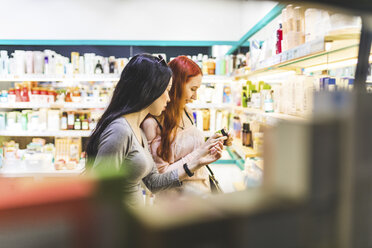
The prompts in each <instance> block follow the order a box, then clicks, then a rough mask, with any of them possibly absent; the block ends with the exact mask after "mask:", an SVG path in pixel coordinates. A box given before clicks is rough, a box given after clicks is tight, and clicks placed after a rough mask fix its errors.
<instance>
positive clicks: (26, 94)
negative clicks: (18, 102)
mask: <svg viewBox="0 0 372 248" xmlns="http://www.w3.org/2000/svg"><path fill="white" fill-rule="evenodd" d="M21 97H22V102H29V101H30V96H29V92H28V87H27V86H23V88H22V96H21Z"/></svg>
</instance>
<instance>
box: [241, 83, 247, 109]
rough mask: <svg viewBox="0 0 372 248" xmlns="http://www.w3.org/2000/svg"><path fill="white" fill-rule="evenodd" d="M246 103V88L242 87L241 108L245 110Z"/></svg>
mask: <svg viewBox="0 0 372 248" xmlns="http://www.w3.org/2000/svg"><path fill="white" fill-rule="evenodd" d="M247 103H248V95H247V86H245V85H243V87H242V107H243V108H246V107H247Z"/></svg>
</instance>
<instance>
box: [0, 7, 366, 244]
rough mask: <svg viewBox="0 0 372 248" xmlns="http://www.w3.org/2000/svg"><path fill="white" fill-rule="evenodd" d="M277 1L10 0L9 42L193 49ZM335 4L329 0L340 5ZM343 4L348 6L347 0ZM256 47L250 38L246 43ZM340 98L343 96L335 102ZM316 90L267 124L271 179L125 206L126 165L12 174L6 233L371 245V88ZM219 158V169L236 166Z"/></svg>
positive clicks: (60, 48) (127, 240)
mask: <svg viewBox="0 0 372 248" xmlns="http://www.w3.org/2000/svg"><path fill="white" fill-rule="evenodd" d="M359 2H360V5H358V4H359ZM283 4H287V3H283ZM295 4H300V2H296V3H295ZM306 4H309V5H310V6H312V5H311V3H308V2H307V3H306ZM363 4H365V2H363V1H356V4H355V9H353V8H352V7H350V6H348V8H347V9H346V12H345V13H348V14H351V15H362V16H363V18H364V19H363V25H365V27H366V30H367V31H366V33H367V40H369V42H370V39H371V32H372V21H371V19H372V18H371V15H372V14H371V13H372V7H370V8H365V10H366V12H360V11H359V10H356V9H358V8H359V9H360V6H363ZM277 5H278V2H269V1H240V0H234V1H228V0H218V1H214V0H199V1H196V0H189V1H186V0H180V1H171V0H159V1H151V0H139V1H134V0H122V1H120V0H107V1H98V0H93V1H87V0H78V1H73V0H67V1H59V0H58V1H47V0H32V1H27V0H15V1H6V0H5V1H4V0H0V6H1V7H3V8H4V10H5V9H6V10H7V11H2V14H1V15H0V22H1V23H3V25H2V27H1V31H0V50H7V51H8V53H9V54H10V53H11V52H13V51H14V50H41V51H42V50H45V49H51V50H53V51H56V52H57V53H59V54H62V55H63V56H66V57H70V56H71V52H73V51H78V52H80V53H81V54H83V53H85V52H93V53H96V54H97V55H101V56H105V57H108V56H112V55H113V56H115V57H127V58H128V57H131V56H133V55H135V54H137V53H141V52H147V53H164V54H166V55H167V59H168V60H169V58H171V57H176V56H178V55H183V54H186V55H197V54H198V53H202V54H207V55H209V56H218V55H222V54H225V53H226V52H227V51H228V50H229V49H230V48H231V46H234V45H236V44H237V42H238V41H239V40H240V39H241V38H242V37H244V35H246V34H247V32H248V31H249V30H251V29H252V28H253V27H254V26H255V25H256V24H257V23H258V21H260V20H262V19H263V18H264V17H265V16H267V15H268V13H270V11H272V10H273V9H274V8H275V7H276V6H277ZM316 6H317V7H319V6H322V5H316ZM345 6H346V5H345ZM365 6H368V5H365ZM325 8H326V9H327V8H328V10H330V7H329V5H327V6H325ZM336 10H337V11H345V9H342V3H341V4H338V6H337V8H336ZM279 22H280V17H277V18H275V19H274V20H273V21H271V22H270V23H269V24H268V25H267V26H266V28H264V29H262V30H259V31H258V32H257V33H256V34H255V38H256V39H257V40H265V39H266V38H267V37H269V36H270V35H272V30H275V28H274V27H276V26H277V25H278V23H279ZM370 46H371V44H370V43H369V47H370ZM248 51H249V43H248V42H244V43H243V44H242V45H241V46H240V47H239V48H238V49H237V50H236V51H235V54H237V53H242V54H245V53H246V52H248ZM367 62H368V61H367ZM355 66H356V65H355ZM367 74H369V75H371V72H370V71H369V72H368V73H367ZM4 87H5V88H9V87H8V85H7V84H5V83H3V82H2V85H1V86H0V89H3V88H4ZM336 98H337V99H342V101H341V102H342V103H343V104H344V105H342V104H340V105H335V104H334V103H335V102H336V101H337V99H336ZM315 99H316V100H315V101H314V102H315V105H314V109H315V110H316V111H317V114H318V116H317V117H316V118H315V116H314V118H308V119H307V121H306V122H296V121H294V122H291V121H289V122H283V123H280V124H279V125H277V126H276V127H275V128H273V129H271V130H268V131H267V137H269V138H265V142H267V143H265V144H264V145H265V147H264V148H265V150H266V151H268V152H267V153H266V155H265V158H268V164H269V162H271V165H272V166H273V167H271V168H268V169H267V171H268V174H266V175H264V180H265V179H266V182H264V183H263V185H262V187H253V188H250V189H246V190H241V191H237V192H234V193H229V194H223V195H214V196H213V197H212V198H210V199H208V200H203V199H199V198H190V199H188V200H187V201H170V202H164V203H161V204H160V203H159V205H157V206H155V207H152V208H151V209H149V208H144V209H137V210H135V211H131V210H128V209H122V207H121V206H122V205H121V203H120V199H119V197H118V196H120V195H121V193H120V187H121V183H122V178H121V177H120V176H118V175H116V174H115V172H109V171H107V172H105V174H104V175H99V176H97V175H95V176H92V175H89V176H87V177H73V178H61V177H59V178H49V179H45V178H44V179H40V178H38V179H36V180H35V178H32V179H30V178H1V179H0V219H2V221H0V244H5V246H4V247H25V246H27V247H49V246H51V245H53V247H123V246H124V247H176V246H178V247H250V246H251V247H275V246H277V247H345V248H346V247H353V248H356V247H372V238H371V237H372V224H371V223H372V211H371V210H370V209H372V197H369V196H370V195H371V193H372V183H371V180H370V176H372V169H371V167H372V157H371V155H370V154H369V152H368V150H370V147H371V145H372V137H371V135H372V134H371V133H372V132H371V131H370V127H371V125H372V109H371V106H372V104H371V103H372V100H371V95H370V94H368V93H366V92H365V91H362V92H358V91H357V90H355V92H353V93H351V92H349V93H348V94H347V95H342V94H341V95H336V94H332V93H329V92H322V93H320V94H318V95H317V96H316V98H315ZM326 106H327V107H326ZM265 135H266V133H265ZM21 139H22V138H19V137H18V138H16V140H21ZM46 139H47V140H48V139H49V140H52V139H51V138H46ZM29 140H30V138H29ZM29 140H27V142H29ZM269 142H270V143H269ZM267 154H270V155H267ZM269 160H270V161H269ZM273 160H275V161H274V162H273ZM214 166H215V168H216V170H217V171H218V166H221V167H224V166H226V165H223V164H221V165H218V164H217V165H214ZM236 168H237V167H236ZM236 168H235V169H236ZM265 168H266V167H265ZM236 170H238V169H236ZM226 171H228V170H225V171H223V173H226ZM238 171H239V170H238ZM230 172H231V174H229V176H231V177H234V176H236V173H237V172H236V171H231V170H230ZM265 172H266V171H265ZM221 180H222V181H223V180H224V179H223V178H222V179H221ZM222 183H223V182H222ZM2 194H3V196H4V197H1V195H2ZM1 198H2V199H3V200H1ZM0 246H1V245H0Z"/></svg>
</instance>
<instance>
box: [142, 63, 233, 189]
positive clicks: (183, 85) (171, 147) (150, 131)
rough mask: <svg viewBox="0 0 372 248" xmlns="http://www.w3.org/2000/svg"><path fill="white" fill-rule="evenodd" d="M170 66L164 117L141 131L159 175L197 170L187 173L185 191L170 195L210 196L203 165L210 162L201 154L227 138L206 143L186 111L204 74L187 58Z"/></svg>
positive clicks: (149, 121) (151, 120)
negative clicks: (205, 148) (180, 170)
mask: <svg viewBox="0 0 372 248" xmlns="http://www.w3.org/2000/svg"><path fill="white" fill-rule="evenodd" d="M168 65H169V67H170V68H171V70H172V73H173V75H172V79H173V84H172V88H171V90H170V92H169V97H170V102H169V103H168V105H167V107H166V110H165V111H163V113H162V115H161V116H158V117H153V116H150V117H148V118H147V119H145V121H144V122H143V123H142V129H143V130H144V132H145V135H146V137H147V140H148V142H149V145H150V148H151V153H152V156H153V158H154V160H155V162H156V164H157V167H158V170H159V172H160V173H165V172H167V171H170V170H174V169H175V168H178V167H181V166H183V167H184V169H185V170H186V172H187V167H188V165H189V164H190V163H193V164H195V163H196V164H197V166H198V169H197V170H196V171H195V172H194V173H188V174H189V177H187V178H186V179H184V180H183V185H182V187H180V188H177V189H171V190H167V191H168V192H167V193H170V192H169V191H172V192H177V193H194V194H204V193H209V192H211V189H210V183H209V174H208V171H207V169H206V168H205V167H204V165H206V164H208V163H211V161H209V162H208V163H205V162H206V161H203V160H205V159H203V157H202V156H201V155H200V152H199V150H200V149H201V148H202V147H203V146H207V145H208V144H210V143H214V142H215V141H216V139H221V140H222V139H225V137H221V135H220V134H215V135H213V136H212V137H211V138H209V139H208V140H207V141H206V142H205V141H204V135H203V133H202V132H201V131H200V130H199V129H197V128H196V126H195V125H194V120H193V115H192V113H191V112H190V110H189V109H187V107H186V104H187V103H191V102H192V101H193V100H196V92H197V90H198V88H199V87H200V85H201V81H202V71H201V70H200V68H199V66H198V65H197V64H196V63H195V62H194V61H192V60H191V59H189V58H187V57H186V56H178V57H177V58H175V59H173V60H172V61H171V62H170V63H169V64H168ZM229 142H230V141H228V143H229Z"/></svg>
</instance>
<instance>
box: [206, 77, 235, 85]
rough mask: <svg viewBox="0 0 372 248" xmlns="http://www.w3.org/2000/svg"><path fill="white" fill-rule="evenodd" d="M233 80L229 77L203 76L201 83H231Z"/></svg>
mask: <svg viewBox="0 0 372 248" xmlns="http://www.w3.org/2000/svg"><path fill="white" fill-rule="evenodd" d="M232 82H233V80H232V78H231V77H229V76H218V75H205V76H203V79H202V83H232Z"/></svg>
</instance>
